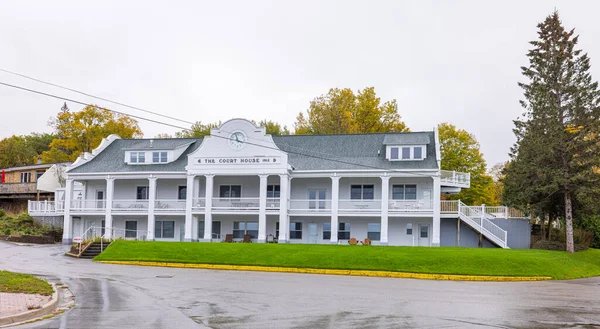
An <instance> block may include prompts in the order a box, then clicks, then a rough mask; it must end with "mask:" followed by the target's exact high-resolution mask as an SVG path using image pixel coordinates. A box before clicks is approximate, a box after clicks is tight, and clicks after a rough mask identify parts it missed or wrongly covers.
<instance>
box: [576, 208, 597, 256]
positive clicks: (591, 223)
mask: <svg viewBox="0 0 600 329" xmlns="http://www.w3.org/2000/svg"><path fill="white" fill-rule="evenodd" d="M579 225H580V226H581V228H583V229H585V230H587V231H590V232H592V233H593V235H594V236H593V238H592V243H591V244H590V246H591V247H592V248H600V215H592V216H586V217H583V218H581V222H580V223H579Z"/></svg>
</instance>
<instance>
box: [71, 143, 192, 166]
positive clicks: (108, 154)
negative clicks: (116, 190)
mask: <svg viewBox="0 0 600 329" xmlns="http://www.w3.org/2000/svg"><path fill="white" fill-rule="evenodd" d="M153 140H154V142H153V147H152V148H150V139H117V140H115V141H114V142H112V143H111V144H110V145H109V146H108V147H107V148H106V149H104V151H102V152H100V154H98V155H97V156H96V157H95V158H93V159H92V160H91V161H89V162H87V163H85V164H83V165H81V166H79V167H77V168H74V169H71V170H70V171H69V173H88V172H128V171H130V172H136V171H153V172H160V171H162V172H165V171H185V166H187V156H186V155H187V154H189V153H191V152H193V151H194V150H196V149H197V148H198V147H199V146H200V144H201V143H202V138H198V139H194V138H166V139H153ZM188 143H192V144H191V145H190V146H188V148H187V149H186V150H185V151H184V152H183V155H182V156H180V157H179V159H177V160H175V161H173V162H171V163H163V164H147V165H136V166H130V165H127V164H126V163H125V150H127V149H132V148H135V149H154V150H172V149H175V148H177V147H179V146H181V145H185V144H188Z"/></svg>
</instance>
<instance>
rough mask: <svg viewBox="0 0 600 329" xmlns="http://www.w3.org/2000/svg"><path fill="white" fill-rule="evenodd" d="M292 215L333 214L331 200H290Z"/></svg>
mask: <svg viewBox="0 0 600 329" xmlns="http://www.w3.org/2000/svg"><path fill="white" fill-rule="evenodd" d="M289 209H290V214H297V213H331V200H326V199H320V200H314V199H313V200H308V199H305V200H299V199H292V200H290V207H289Z"/></svg>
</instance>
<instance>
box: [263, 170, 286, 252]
mask: <svg viewBox="0 0 600 329" xmlns="http://www.w3.org/2000/svg"><path fill="white" fill-rule="evenodd" d="M258 177H259V179H260V184H259V188H260V190H259V192H258V242H265V241H266V240H267V177H269V175H265V174H262V175H258ZM279 191H280V193H281V187H279Z"/></svg>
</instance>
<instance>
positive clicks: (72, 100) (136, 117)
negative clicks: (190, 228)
mask: <svg viewBox="0 0 600 329" xmlns="http://www.w3.org/2000/svg"><path fill="white" fill-rule="evenodd" d="M0 70H2V69H0ZM0 85H4V86H7V87H11V88H15V89H19V90H23V91H27V92H31V93H34V94H38V95H43V96H46V97H51V98H55V99H60V100H64V101H68V102H72V103H76V104H80V105H84V106H92V107H95V108H98V109H101V110H106V111H110V112H113V113H117V114H120V115H123V116H128V117H131V118H135V119H139V120H144V121H149V122H153V123H157V124H162V125H166V126H170V127H174V128H178V129H182V130H186V131H192V130H191V129H190V128H186V127H181V126H177V125H173V124H170V123H165V122H160V121H156V120H153V119H148V118H144V117H141V116H137V115H133V114H127V113H124V112H120V111H116V110H111V109H107V108H103V107H99V106H96V105H93V104H88V103H85V102H80V101H77V100H74V99H70V98H66V97H62V96H58V95H54V94H50V93H45V92H41V91H38V90H33V89H29V88H25V87H21V86H16V85H12V84H9V83H5V82H1V81H0ZM223 132H225V133H231V132H227V131H223ZM209 136H213V137H217V138H222V139H227V140H228V139H229V138H228V137H223V136H217V135H213V134H210V135H209ZM243 143H245V144H248V145H253V146H257V147H262V148H266V149H271V150H276V151H283V150H281V149H279V148H276V147H270V146H266V145H261V144H256V143H250V142H247V141H245V142H243ZM286 146H289V147H294V146H292V145H287V144H286ZM303 150H304V149H303ZM305 151H306V150H305ZM284 152H286V153H290V154H295V155H300V156H304V157H309V158H315V159H320V160H327V161H331V162H337V163H342V164H347V165H353V166H359V167H364V168H369V169H377V170H385V171H395V172H399V171H402V170H401V169H388V168H382V167H376V166H369V165H365V164H361V163H354V162H349V161H343V160H338V159H331V158H329V157H321V156H317V155H312V154H306V153H301V152H294V151H284ZM410 174H411V175H414V176H427V177H430V175H425V174H420V173H410Z"/></svg>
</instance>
